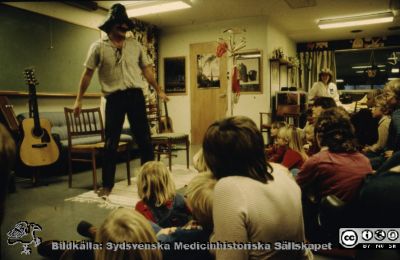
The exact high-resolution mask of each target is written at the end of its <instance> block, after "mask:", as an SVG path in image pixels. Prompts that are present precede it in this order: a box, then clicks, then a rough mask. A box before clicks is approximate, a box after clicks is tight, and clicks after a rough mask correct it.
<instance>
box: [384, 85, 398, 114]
mask: <svg viewBox="0 0 400 260" xmlns="http://www.w3.org/2000/svg"><path fill="white" fill-rule="evenodd" d="M384 95H385V97H386V100H387V104H388V106H389V107H390V108H391V109H392V110H395V109H397V108H399V107H400V79H396V80H391V81H389V82H388V83H387V84H386V85H385V88H384Z"/></svg>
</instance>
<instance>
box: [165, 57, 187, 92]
mask: <svg viewBox="0 0 400 260" xmlns="http://www.w3.org/2000/svg"><path fill="white" fill-rule="evenodd" d="M164 88H165V93H166V94H169V95H171V94H172V95H173V94H176V95H185V94H186V74H185V57H172V58H164Z"/></svg>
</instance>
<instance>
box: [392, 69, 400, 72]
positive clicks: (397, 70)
mask: <svg viewBox="0 0 400 260" xmlns="http://www.w3.org/2000/svg"><path fill="white" fill-rule="evenodd" d="M399 71H400V70H399V69H398V68H397V69H392V73H399Z"/></svg>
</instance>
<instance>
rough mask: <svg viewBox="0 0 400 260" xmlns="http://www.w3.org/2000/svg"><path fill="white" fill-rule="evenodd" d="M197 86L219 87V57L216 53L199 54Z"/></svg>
mask: <svg viewBox="0 0 400 260" xmlns="http://www.w3.org/2000/svg"><path fill="white" fill-rule="evenodd" d="M196 73H197V88H203V89H204V88H219V87H220V79H219V76H220V73H219V58H217V56H216V55H215V54H212V53H207V54H197V70H196Z"/></svg>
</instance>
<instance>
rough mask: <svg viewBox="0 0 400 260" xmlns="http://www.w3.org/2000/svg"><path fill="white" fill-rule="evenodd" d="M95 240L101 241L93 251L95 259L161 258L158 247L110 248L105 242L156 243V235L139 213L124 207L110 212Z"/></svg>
mask: <svg viewBox="0 0 400 260" xmlns="http://www.w3.org/2000/svg"><path fill="white" fill-rule="evenodd" d="M96 242H99V243H102V244H103V246H102V249H101V250H96V251H95V256H96V258H95V259H96V260H106V259H115V260H125V259H127V260H135V259H142V260H147V259H148V260H153V259H156V260H157V259H162V256H161V252H160V250H158V249H140V250H139V249H131V250H113V249H112V250H110V249H108V247H107V246H106V245H107V242H113V243H126V242H130V243H156V242H157V238H156V235H155V233H154V231H153V229H152V227H151V225H150V223H149V221H148V220H147V219H146V218H144V217H143V216H142V215H141V214H139V213H138V212H136V211H133V210H129V209H126V208H119V209H117V210H114V211H113V212H111V214H110V215H109V216H108V217H107V218H106V220H105V221H104V222H103V224H102V225H101V226H100V228H99V230H98V231H97V234H96Z"/></svg>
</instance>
